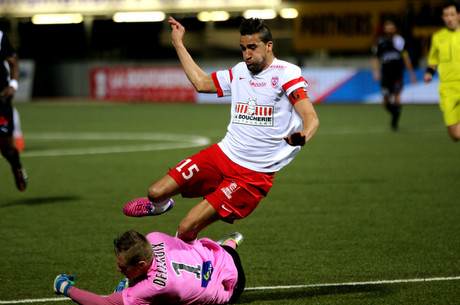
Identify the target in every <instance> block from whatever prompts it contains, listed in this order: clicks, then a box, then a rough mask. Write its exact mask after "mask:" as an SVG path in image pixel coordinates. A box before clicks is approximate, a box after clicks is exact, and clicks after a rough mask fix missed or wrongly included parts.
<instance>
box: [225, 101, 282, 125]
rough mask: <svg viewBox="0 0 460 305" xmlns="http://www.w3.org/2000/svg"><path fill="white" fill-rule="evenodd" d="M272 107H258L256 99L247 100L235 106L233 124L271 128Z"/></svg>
mask: <svg viewBox="0 0 460 305" xmlns="http://www.w3.org/2000/svg"><path fill="white" fill-rule="evenodd" d="M273 112H274V111H273V106H259V105H257V99H253V98H248V101H247V102H246V103H243V102H239V103H237V104H236V108H235V115H234V116H233V123H235V124H244V125H254V126H263V127H272V126H273V116H274V113H273Z"/></svg>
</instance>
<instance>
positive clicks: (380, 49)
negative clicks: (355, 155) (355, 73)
mask: <svg viewBox="0 0 460 305" xmlns="http://www.w3.org/2000/svg"><path fill="white" fill-rule="evenodd" d="M396 30H397V29H396V25H395V23H394V22H393V21H391V20H387V21H385V22H384V24H383V35H382V36H381V37H380V38H379V39H378V43H377V46H376V47H374V49H373V56H372V71H373V76H374V79H375V80H376V81H381V86H382V95H383V104H384V106H385V108H386V109H387V110H388V112H390V114H391V128H392V129H393V130H397V129H398V122H399V117H400V115H401V100H400V94H401V90H402V88H403V75H404V74H403V73H404V66H406V68H407V70H408V71H409V74H410V77H411V82H412V83H415V82H417V79H416V77H415V73H414V69H413V67H412V63H411V61H410V57H409V54H408V52H407V50H406V48H405V40H404V38H402V37H401V36H400V35H398V34H396ZM379 63H380V65H381V71H380V69H379ZM392 98H393V101H392Z"/></svg>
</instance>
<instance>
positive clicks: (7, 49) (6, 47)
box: [0, 31, 16, 58]
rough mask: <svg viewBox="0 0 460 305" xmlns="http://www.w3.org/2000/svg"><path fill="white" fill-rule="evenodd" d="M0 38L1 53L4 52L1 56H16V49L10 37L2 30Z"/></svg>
mask: <svg viewBox="0 0 460 305" xmlns="http://www.w3.org/2000/svg"><path fill="white" fill-rule="evenodd" d="M0 40H1V42H0V43H1V46H0V53H1V54H2V56H1V58H7V57H16V50H15V49H14V47H13V45H12V44H11V42H10V40H9V39H8V37H7V36H6V35H5V33H3V32H2V31H0Z"/></svg>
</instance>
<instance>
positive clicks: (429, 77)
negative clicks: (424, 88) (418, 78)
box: [423, 73, 433, 83]
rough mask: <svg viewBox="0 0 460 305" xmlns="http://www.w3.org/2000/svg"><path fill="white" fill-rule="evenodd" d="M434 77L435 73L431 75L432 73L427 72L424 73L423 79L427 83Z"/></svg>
mask: <svg viewBox="0 0 460 305" xmlns="http://www.w3.org/2000/svg"><path fill="white" fill-rule="evenodd" d="M432 79H433V75H431V73H425V75H423V81H424V82H425V83H429V82H431V80H432Z"/></svg>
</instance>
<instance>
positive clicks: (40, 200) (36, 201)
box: [0, 196, 81, 208]
mask: <svg viewBox="0 0 460 305" xmlns="http://www.w3.org/2000/svg"><path fill="white" fill-rule="evenodd" d="M80 199H81V197H79V196H54V197H36V198H26V199H16V200H12V201H9V202H5V203H0V208H6V207H10V206H19V205H26V206H35V205H43V204H53V203H62V202H64V201H76V200H80Z"/></svg>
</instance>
